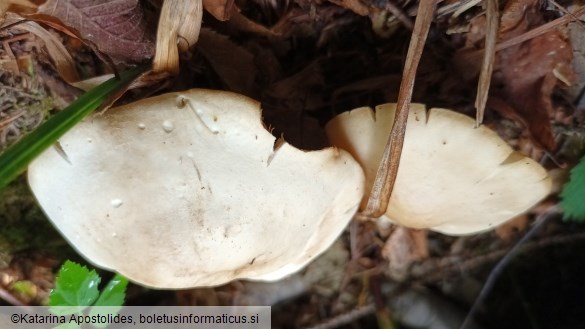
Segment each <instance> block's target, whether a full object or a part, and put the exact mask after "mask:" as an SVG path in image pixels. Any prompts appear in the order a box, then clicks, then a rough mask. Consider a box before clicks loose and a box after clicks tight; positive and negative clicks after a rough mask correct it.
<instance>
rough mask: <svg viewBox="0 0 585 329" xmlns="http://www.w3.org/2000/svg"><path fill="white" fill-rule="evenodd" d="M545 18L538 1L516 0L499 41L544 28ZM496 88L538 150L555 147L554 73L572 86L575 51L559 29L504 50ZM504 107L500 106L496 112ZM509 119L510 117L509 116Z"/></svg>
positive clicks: (510, 5)
mask: <svg viewBox="0 0 585 329" xmlns="http://www.w3.org/2000/svg"><path fill="white" fill-rule="evenodd" d="M543 23H544V18H543V17H542V14H541V12H540V9H539V2H538V1H536V0H515V1H511V2H509V3H508V5H507V6H506V8H505V9H504V12H503V14H502V20H501V26H500V38H501V39H502V40H507V39H510V38H512V37H515V36H518V35H521V34H523V33H524V32H526V31H528V30H530V29H532V28H534V27H535V26H538V25H542V24H543ZM497 60H498V61H497V64H496V68H495V70H496V72H497V74H494V78H495V81H494V84H495V85H499V86H500V90H499V92H497V93H496V95H499V96H500V97H501V98H502V99H503V100H505V101H506V102H507V103H509V104H510V105H511V107H512V109H513V111H514V112H515V114H513V115H512V116H517V117H520V118H522V119H521V121H523V122H524V123H525V124H526V125H527V126H528V130H529V132H530V134H531V136H532V138H533V140H534V142H535V144H536V145H537V146H539V147H542V148H545V149H548V150H553V149H554V148H555V147H556V143H555V139H554V136H553V133H552V128H551V125H550V118H551V117H552V116H553V115H554V110H553V107H552V101H551V96H552V93H553V90H554V88H555V87H556V86H557V85H558V82H559V80H558V79H557V76H556V75H555V73H557V75H558V72H562V73H561V74H562V76H563V77H565V80H567V82H569V83H570V81H571V80H572V79H573V75H572V72H571V69H570V67H571V61H572V51H571V47H570V45H569V43H568V41H567V38H566V36H565V35H564V33H563V32H562V31H561V30H560V29H554V30H550V31H548V32H546V33H544V34H541V35H539V36H537V37H535V38H533V39H531V40H528V41H526V42H524V43H522V44H520V45H518V46H514V47H510V48H507V49H504V50H501V51H500V52H499V53H498V56H497ZM501 108H503V107H501V106H498V107H497V108H496V109H497V110H498V109H501ZM508 114H509V115H510V113H508Z"/></svg>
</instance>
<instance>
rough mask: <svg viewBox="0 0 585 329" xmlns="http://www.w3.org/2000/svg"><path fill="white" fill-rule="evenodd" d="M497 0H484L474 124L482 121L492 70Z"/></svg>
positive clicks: (496, 27)
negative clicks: (484, 22) (483, 33)
mask: <svg viewBox="0 0 585 329" xmlns="http://www.w3.org/2000/svg"><path fill="white" fill-rule="evenodd" d="M498 16H499V13H498V0H486V18H487V24H486V30H487V31H486V35H485V47H484V49H485V52H484V54H483V63H482V64H481V73H480V74H479V82H478V84H477V97H476V98H475V108H476V114H475V126H476V127H479V125H480V124H481V123H482V122H483V115H484V112H485V104H486V103H487V98H488V92H489V90H490V82H491V81H492V72H493V70H494V59H495V57H496V41H497V37H498V21H499V17H498Z"/></svg>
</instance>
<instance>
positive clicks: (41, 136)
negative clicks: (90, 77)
mask: <svg viewBox="0 0 585 329" xmlns="http://www.w3.org/2000/svg"><path fill="white" fill-rule="evenodd" d="M147 68H148V66H146V65H142V66H138V67H136V68H133V69H131V70H128V71H126V72H123V73H122V74H121V75H120V78H119V79H118V78H112V79H110V80H108V81H106V82H104V83H102V84H101V85H99V86H97V87H95V88H94V89H92V90H90V91H89V92H87V93H85V94H83V95H82V96H81V97H79V98H78V99H77V100H75V101H74V102H73V103H71V105H69V106H68V107H67V108H65V109H64V110H63V111H60V112H59V113H57V114H55V115H54V116H52V117H51V118H50V119H49V120H47V121H46V122H45V123H43V124H42V125H40V126H39V127H38V128H37V129H35V130H34V131H33V132H31V133H30V134H28V135H26V136H25V137H23V138H22V139H21V140H20V141H18V142H17V143H16V144H14V145H12V146H11V147H10V148H8V149H7V150H6V151H5V152H4V153H3V154H2V155H0V189H2V188H4V187H5V186H6V185H8V184H9V183H10V182H11V181H12V180H14V179H15V178H16V177H17V176H18V175H20V174H21V173H22V172H23V171H24V170H25V169H26V167H27V166H28V165H29V163H30V162H31V161H32V160H34V158H36V157H37V156H38V155H39V154H41V153H42V152H43V151H44V150H46V149H47V148H48V147H49V146H51V145H53V144H54V143H55V142H56V141H57V140H58V139H59V137H61V136H63V135H64V134H65V133H66V132H67V131H68V130H69V129H71V128H72V127H73V126H74V125H75V124H76V123H78V122H79V121H81V120H82V119H83V118H85V117H86V116H87V115H88V114H90V113H91V112H93V111H95V110H96V109H97V108H99V107H100V106H102V105H104V104H105V102H106V101H107V100H108V98H109V97H111V96H112V95H115V94H116V92H119V91H121V90H122V89H123V88H124V87H125V86H127V85H128V84H129V83H130V82H132V81H133V80H134V79H135V78H136V77H138V76H139V75H140V74H141V73H143V72H144V71H146V69H147Z"/></svg>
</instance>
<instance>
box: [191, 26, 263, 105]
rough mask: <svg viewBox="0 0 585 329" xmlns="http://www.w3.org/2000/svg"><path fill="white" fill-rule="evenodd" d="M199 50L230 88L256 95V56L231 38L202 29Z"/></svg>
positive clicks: (245, 93)
mask: <svg viewBox="0 0 585 329" xmlns="http://www.w3.org/2000/svg"><path fill="white" fill-rule="evenodd" d="M197 50H198V51H199V52H201V54H203V56H205V58H206V59H207V61H208V62H209V64H211V66H212V67H213V69H214V70H215V72H216V73H217V75H218V76H219V78H220V79H221V80H222V81H223V82H224V83H225V84H226V86H227V87H228V90H232V91H235V92H239V93H241V94H244V95H248V96H254V95H255V93H254V80H255V78H256V72H257V71H258V70H257V69H256V65H255V63H254V56H253V55H252V54H251V53H249V52H248V51H247V50H245V49H244V48H242V47H240V46H238V45H236V44H235V43H233V42H232V41H231V40H230V39H229V38H227V37H226V36H224V35H221V34H219V33H217V32H215V31H212V30H210V29H202V30H201V34H200V37H199V43H198V46H197Z"/></svg>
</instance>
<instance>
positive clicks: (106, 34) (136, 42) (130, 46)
mask: <svg viewBox="0 0 585 329" xmlns="http://www.w3.org/2000/svg"><path fill="white" fill-rule="evenodd" d="M38 14H42V15H48V16H50V17H53V18H56V19H57V20H59V22H56V21H54V20H53V21H52V22H49V23H52V24H51V26H55V24H58V23H61V25H64V29H69V30H71V29H73V30H75V31H73V35H79V36H80V37H81V38H82V39H83V40H88V41H89V42H91V43H93V44H95V45H96V46H97V48H98V50H99V51H101V52H102V53H104V54H106V55H108V56H110V57H111V58H112V59H114V60H116V61H121V62H126V61H143V60H144V59H147V58H150V57H152V55H153V52H154V43H153V40H152V38H151V35H152V34H151V33H149V30H148V29H147V23H146V20H145V19H144V16H143V12H142V7H141V6H140V2H139V1H138V0H122V1H101V0H91V1H84V0H47V2H45V3H44V4H43V5H41V6H40V7H39V10H38ZM36 18H41V17H40V16H39V17H36ZM75 32H77V33H75Z"/></svg>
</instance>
